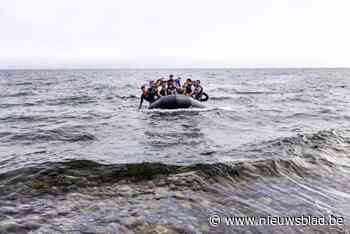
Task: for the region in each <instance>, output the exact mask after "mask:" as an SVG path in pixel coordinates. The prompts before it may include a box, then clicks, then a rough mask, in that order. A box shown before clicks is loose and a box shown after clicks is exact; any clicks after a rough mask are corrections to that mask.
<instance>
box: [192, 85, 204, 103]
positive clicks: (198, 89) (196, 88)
mask: <svg viewBox="0 0 350 234" xmlns="http://www.w3.org/2000/svg"><path fill="white" fill-rule="evenodd" d="M193 87H194V90H193V94H192V97H193V98H195V99H197V100H199V99H200V98H201V97H202V94H203V87H202V86H201V81H200V80H196V81H194V82H193Z"/></svg>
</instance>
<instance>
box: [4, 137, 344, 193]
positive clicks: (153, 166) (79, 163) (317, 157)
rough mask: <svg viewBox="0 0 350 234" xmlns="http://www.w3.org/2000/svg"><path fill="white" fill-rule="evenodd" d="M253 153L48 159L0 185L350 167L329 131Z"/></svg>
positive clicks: (315, 173)
mask: <svg viewBox="0 0 350 234" xmlns="http://www.w3.org/2000/svg"><path fill="white" fill-rule="evenodd" d="M88 138H89V137H88ZM89 140H90V138H89ZM254 152H255V154H259V153H260V154H262V155H264V154H265V153H266V152H269V154H270V156H269V157H266V155H265V158H264V157H262V156H259V157H258V159H253V158H250V159H249V157H247V158H246V160H244V161H235V160H231V161H229V160H228V161H222V162H217V163H211V164H193V165H170V164H163V163H159V162H144V163H134V164H132V163H129V164H101V163H98V162H95V161H90V160H70V161H64V162H48V163H43V164H40V165H37V166H34V167H29V168H21V169H17V170H14V171H9V172H6V173H3V174H1V175H0V184H3V185H11V184H14V183H18V182H21V183H26V185H28V186H29V187H31V188H33V189H45V188H46V189H49V188H50V187H52V186H55V187H60V186H61V187H69V186H72V185H74V187H87V186H99V185H102V184H106V183H107V184H110V183H118V181H120V180H125V179H127V180H130V181H140V180H152V179H155V178H159V177H160V176H163V177H167V176H169V175H172V174H175V175H177V174H183V173H192V174H194V175H195V176H196V177H199V178H202V180H204V181H205V180H206V179H208V180H209V179H210V180H214V181H223V180H226V181H231V182H240V181H249V180H257V179H259V180H261V179H267V178H270V177H289V178H291V177H294V178H299V179H304V178H305V179H310V178H318V177H320V176H326V175H327V173H330V172H331V171H332V170H338V169H339V168H342V167H345V168H348V167H349V166H350V165H347V162H348V161H347V160H348V159H349V157H350V156H349V152H350V139H349V138H345V137H342V136H341V135H339V134H337V133H336V132H334V131H322V132H319V133H316V134H312V135H299V136H297V137H291V138H282V139H279V140H274V141H271V142H268V143H267V145H266V146H265V148H264V147H263V148H262V149H260V150H257V149H255V150H254ZM248 153H249V152H248ZM215 154H218V152H215ZM275 154H276V155H275ZM275 156H277V157H275ZM178 183H181V181H178Z"/></svg>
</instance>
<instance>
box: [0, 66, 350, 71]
mask: <svg viewBox="0 0 350 234" xmlns="http://www.w3.org/2000/svg"><path fill="white" fill-rule="evenodd" d="M85 66H86V67H84V66H83V67H64V66H63V67H27V68H26V67H19V68H14V67H9V68H4V67H0V71H12V70H27V71H30V70H33V71H35V70H38V71H40V70H197V69H208V70H223V69H228V70H254V69H255V70H256V69H350V67H343V66H339V67H338V66H300V67H299V66H275V67H273V66H256V67H255V66H252V67H215V66H213V67H201V66H196V67H90V65H85Z"/></svg>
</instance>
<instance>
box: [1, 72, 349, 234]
mask: <svg viewBox="0 0 350 234" xmlns="http://www.w3.org/2000/svg"><path fill="white" fill-rule="evenodd" d="M169 73H174V74H175V76H182V77H186V78H187V77H189V78H193V79H201V82H202V83H203V85H204V87H205V91H206V92H207V93H208V94H209V95H210V97H211V99H210V100H209V101H208V102H207V103H206V106H207V108H206V109H202V110H196V109H192V110H176V111H148V110H146V108H145V109H144V110H142V111H138V110H137V105H138V102H139V99H138V97H139V88H138V87H139V86H140V85H141V84H143V83H144V82H145V81H147V80H150V79H152V78H159V77H161V76H167V74H169ZM145 107H146V105H145ZM349 179H350V70H347V69H246V70H239V69H236V70H229V69H228V70H225V69H220V70H71V71H69V70H56V71H54V70H53V71H0V233H28V232H32V233H281V232H287V233H315V232H316V233H347V232H349V231H350V185H349ZM214 214H215V215H220V216H222V217H225V216H250V217H253V216H256V217H262V216H268V215H270V216H276V217H277V216H302V215H304V216H307V215H308V216H317V217H328V216H329V215H334V216H337V217H339V218H343V221H344V223H343V224H342V225H340V224H338V225H294V226H292V225H289V226H282V225H231V226H228V225H225V224H224V223H221V224H220V225H218V226H215V227H214V226H211V225H210V224H209V222H208V218H209V217H210V216H211V215H214Z"/></svg>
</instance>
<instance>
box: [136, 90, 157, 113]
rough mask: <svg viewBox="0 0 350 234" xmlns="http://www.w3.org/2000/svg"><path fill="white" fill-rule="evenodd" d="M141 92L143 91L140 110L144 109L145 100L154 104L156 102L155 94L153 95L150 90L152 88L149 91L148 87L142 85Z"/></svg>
mask: <svg viewBox="0 0 350 234" xmlns="http://www.w3.org/2000/svg"><path fill="white" fill-rule="evenodd" d="M141 90H142V94H141V101H140V105H139V109H141V107H142V103H143V99H145V100H146V101H148V102H149V103H152V102H154V101H155V100H156V99H155V96H156V95H155V93H154V92H153V93H152V90H150V88H149V89H147V87H146V85H142V86H141Z"/></svg>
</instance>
